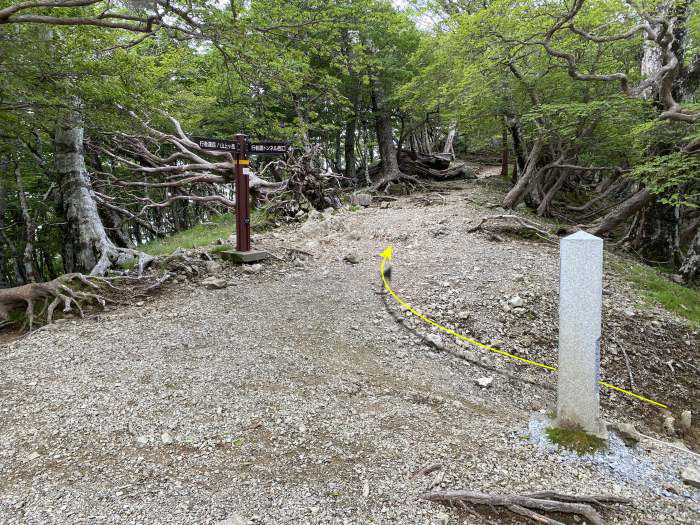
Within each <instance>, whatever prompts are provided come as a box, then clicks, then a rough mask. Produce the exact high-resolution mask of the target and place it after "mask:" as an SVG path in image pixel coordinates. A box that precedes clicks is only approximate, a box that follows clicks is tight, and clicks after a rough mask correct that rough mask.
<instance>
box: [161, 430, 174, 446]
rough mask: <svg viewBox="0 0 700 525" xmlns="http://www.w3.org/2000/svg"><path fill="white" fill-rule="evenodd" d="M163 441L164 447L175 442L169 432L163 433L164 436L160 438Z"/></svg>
mask: <svg viewBox="0 0 700 525" xmlns="http://www.w3.org/2000/svg"><path fill="white" fill-rule="evenodd" d="M160 439H161V441H163V444H164V445H170V444H171V443H172V442H173V438H172V436H171V435H170V434H168V433H167V432H163V434H162V435H161V436H160Z"/></svg>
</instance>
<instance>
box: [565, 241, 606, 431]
mask: <svg viewBox="0 0 700 525" xmlns="http://www.w3.org/2000/svg"><path fill="white" fill-rule="evenodd" d="M559 262H560V268H559V368H558V371H557V420H556V422H555V424H556V425H557V426H560V427H566V426H573V425H580V426H581V427H582V428H583V430H585V431H586V432H588V433H589V434H593V435H595V436H598V437H601V438H607V431H606V429H605V424H604V423H603V421H601V419H600V384H599V383H598V381H599V380H600V331H601V310H602V303H603V239H601V238H599V237H595V236H594V235H591V234H589V233H586V232H583V231H579V232H577V233H574V234H573V235H569V236H568V237H565V238H563V239H562V240H561V245H560V261H559Z"/></svg>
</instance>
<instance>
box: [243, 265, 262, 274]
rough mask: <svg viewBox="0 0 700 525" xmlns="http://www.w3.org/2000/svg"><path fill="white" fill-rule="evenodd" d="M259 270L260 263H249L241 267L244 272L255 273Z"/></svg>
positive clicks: (260, 268) (260, 267)
mask: <svg viewBox="0 0 700 525" xmlns="http://www.w3.org/2000/svg"><path fill="white" fill-rule="evenodd" d="M261 270H262V264H251V265H250V266H244V267H243V271H244V272H245V273H251V274H256V273H260V271H261Z"/></svg>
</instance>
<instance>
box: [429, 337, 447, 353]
mask: <svg viewBox="0 0 700 525" xmlns="http://www.w3.org/2000/svg"><path fill="white" fill-rule="evenodd" d="M425 340H426V341H428V343H430V344H431V345H432V346H433V347H435V348H436V349H437V350H444V349H445V343H443V342H442V338H441V337H440V336H439V335H437V334H428V335H427V336H425Z"/></svg>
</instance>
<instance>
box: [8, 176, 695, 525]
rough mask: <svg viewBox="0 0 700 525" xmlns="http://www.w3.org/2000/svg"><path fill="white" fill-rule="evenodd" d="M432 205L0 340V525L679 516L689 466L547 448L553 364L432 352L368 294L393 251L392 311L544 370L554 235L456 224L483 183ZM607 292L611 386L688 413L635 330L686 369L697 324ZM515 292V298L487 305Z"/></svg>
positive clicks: (610, 398) (691, 511)
mask: <svg viewBox="0 0 700 525" xmlns="http://www.w3.org/2000/svg"><path fill="white" fill-rule="evenodd" d="M445 189H447V187H446V188H445ZM442 194H443V195H444V196H445V197H446V203H445V204H444V205H443V204H442V199H441V198H436V197H435V194H434V193H433V194H432V195H430V194H426V195H422V196H421V195H419V196H414V197H406V198H402V199H401V200H400V201H399V202H397V203H394V204H393V205H392V206H391V207H390V208H389V209H380V208H378V207H372V208H368V209H365V210H362V211H359V212H354V213H353V212H348V211H346V212H342V213H340V214H337V215H334V216H333V217H331V218H328V219H327V220H325V221H322V222H318V223H315V222H309V223H307V225H305V226H304V227H303V228H299V227H288V228H283V229H281V230H278V231H276V232H272V233H268V234H265V235H264V236H263V237H262V238H259V239H258V240H257V243H258V245H259V246H265V247H267V248H269V249H270V250H271V251H272V252H273V253H276V254H277V255H281V254H283V253H286V252H285V251H284V249H285V248H288V247H292V246H293V247H298V248H301V249H303V250H306V251H309V252H310V253H313V254H314V255H315V256H314V257H307V258H303V257H302V256H299V257H300V258H297V259H296V260H294V261H288V260H286V261H284V262H280V261H277V260H274V259H273V260H271V261H270V262H268V263H266V264H265V265H264V267H263V269H262V271H261V272H260V273H257V274H255V273H254V274H249V273H247V272H244V271H242V270H241V269H239V268H233V269H227V270H225V271H224V273H223V277H224V278H226V279H227V280H229V281H230V286H229V287H227V288H225V289H222V290H207V289H205V288H204V287H202V286H201V285H199V284H198V283H197V282H185V283H181V284H178V285H171V287H170V288H169V289H168V290H167V292H166V293H164V294H163V295H162V296H161V297H158V298H152V299H151V300H149V301H147V302H146V304H145V305H144V306H143V307H140V308H139V307H136V306H134V307H130V308H121V309H117V310H112V311H108V312H106V313H105V314H103V315H100V316H98V317H95V318H93V319H86V320H83V321H65V322H63V323H60V324H57V325H54V326H52V327H49V328H48V329H43V330H40V331H38V332H36V333H34V334H32V335H31V336H29V337H26V338H24V339H22V340H19V341H15V342H13V343H10V344H6V345H4V346H3V347H0V418H1V419H0V523H41V524H48V523H71V524H73V523H148V524H159V523H163V524H176V523H177V524H179V523H198V524H199V523H220V522H221V523H225V524H227V525H241V524H247V523H254V524H258V523H260V524H285V523H289V524H338V525H340V524H358V525H359V524H362V525H369V524H405V525H409V524H410V525H414V524H426V525H428V524H431V525H432V524H435V525H438V524H450V525H451V524H466V523H469V524H480V523H483V524H486V523H494V522H508V523H524V522H522V521H519V520H518V519H515V518H512V517H510V516H509V515H508V514H502V515H495V514H494V513H493V512H492V511H491V510H490V509H475V510H476V511H478V512H479V515H474V514H469V513H464V512H463V511H458V510H455V509H449V508H447V507H442V506H440V505H436V504H433V503H428V502H426V501H423V500H421V499H419V498H418V495H419V494H420V493H421V492H422V491H424V490H426V489H427V488H428V486H429V485H431V484H433V483H434V484H435V485H436V486H438V487H445V488H468V489H472V490H478V491H482V492H494V493H513V492H522V493H525V492H532V491H537V490H558V491H561V492H565V493H576V494H587V493H601V492H605V493H610V494H614V495H622V496H627V497H629V498H631V499H632V500H633V504H632V505H631V506H627V507H619V508H617V509H611V510H604V511H603V514H604V515H605V517H606V519H607V520H608V522H609V523H613V524H615V523H619V524H622V523H697V522H698V520H700V495H699V492H698V489H693V488H691V487H689V486H687V485H683V483H682V482H681V481H680V478H679V475H678V473H679V471H680V470H681V469H682V468H685V467H687V466H689V465H693V464H695V465H696V466H697V464H698V460H697V458H696V457H693V456H692V455H691V454H685V453H681V452H678V451H676V450H674V449H671V448H668V447H665V446H662V445H658V444H655V443H654V442H652V441H647V440H644V441H642V443H641V444H640V446H638V447H637V448H635V449H626V448H625V447H624V445H622V444H621V442H619V440H617V439H616V438H615V441H614V447H613V449H612V451H611V452H610V454H609V455H607V456H605V457H603V456H601V457H600V458H598V459H596V460H591V458H577V457H576V456H574V455H571V454H569V453H562V452H559V451H557V450H556V449H555V448H554V447H552V446H551V445H549V444H548V443H546V440H543V439H542V436H541V435H536V434H537V432H540V431H541V426H538V424H533V413H537V414H539V416H538V417H540V418H541V417H542V414H544V413H546V412H547V411H548V410H551V409H552V408H553V406H554V401H555V398H554V392H553V390H552V388H553V387H554V385H555V383H554V380H555V379H554V376H553V375H549V374H548V373H547V372H546V371H542V370H538V369H535V368H532V367H528V366H527V365H520V364H519V363H517V362H516V361H514V360H510V359H507V358H504V357H499V356H498V355H496V354H493V353H489V352H486V351H480V350H478V349H476V348H468V347H464V346H461V345H459V344H458V343H457V342H455V341H452V340H449V337H448V336H447V335H445V337H442V336H441V337H442V345H444V347H445V348H444V349H443V351H435V349H434V348H431V347H430V346H429V345H428V344H426V342H425V339H424V337H425V336H427V335H429V334H430V333H432V330H430V329H429V327H427V326H422V325H421V324H420V323H418V322H416V321H415V319H410V317H409V316H406V315H405V314H404V313H402V312H401V310H400V308H398V307H397V306H396V304H394V302H392V301H393V300H391V299H390V298H387V297H386V295H384V294H382V293H381V292H380V290H381V287H380V276H379V265H380V262H381V259H380V257H379V254H380V253H381V252H382V250H384V249H385V248H386V247H387V246H388V245H389V244H393V251H394V260H393V265H394V271H393V287H394V289H395V290H396V292H397V294H399V295H400V296H401V297H403V298H405V300H406V301H407V302H408V303H409V304H411V305H412V306H414V307H415V308H417V309H418V310H419V311H421V312H422V313H425V314H426V315H429V316H430V317H432V318H435V319H436V320H438V322H444V323H447V324H448V326H449V327H450V328H454V329H455V330H457V331H459V332H460V333H464V334H465V335H468V336H471V337H474V338H476V339H477V340H480V341H482V342H484V343H486V344H491V345H496V346H501V347H503V348H504V350H507V351H509V352H513V353H519V354H518V355H521V354H522V355H523V356H528V358H530V359H536V360H542V361H544V362H547V363H548V364H549V363H556V321H555V319H556V318H555V317H554V316H555V314H556V301H557V297H556V292H557V289H556V282H557V247H556V245H551V246H550V245H546V244H544V243H541V242H535V241H524V240H517V239H507V240H506V241H504V242H493V241H491V240H489V237H488V236H487V235H485V234H466V233H465V229H466V228H467V227H468V226H467V225H468V223H469V221H474V220H475V219H478V218H479V217H481V216H483V215H485V214H488V213H490V212H489V210H485V209H484V208H483V206H482V205H483V204H484V203H487V202H488V199H490V198H493V199H495V198H496V197H495V196H494V195H495V192H492V188H490V187H489V184H488V183H487V182H485V181H483V180H482V181H480V182H477V183H470V182H461V183H457V184H453V185H451V186H450V191H443V192H442ZM467 198H468V199H469V200H466V199H467ZM427 200H430V201H432V202H435V203H436V204H434V205H431V206H424V204H425V203H426V202H427ZM437 203H440V204H437ZM346 255H351V256H355V257H356V258H357V264H351V263H349V262H347V261H345V260H344V258H345V256H346ZM350 258H351V259H352V257H350ZM606 290H607V292H606V312H609V314H606V315H607V317H606V334H607V335H606V337H605V339H606V341H604V347H603V348H604V351H603V375H604V380H608V379H610V380H611V382H613V383H614V384H620V386H621V387H623V388H625V387H626V385H625V383H624V382H625V381H626V379H625V376H626V374H627V372H626V367H625V365H624V361H621V359H622V355H621V354H620V352H619V351H618V352H617V353H615V352H613V350H614V349H616V348H617V349H618V350H621V349H625V348H626V349H627V353H629V354H631V355H630V359H631V361H632V365H633V370H634V373H635V374H636V377H635V379H636V382H637V386H638V388H640V389H642V390H643V393H647V394H649V395H650V396H653V395H656V396H661V397H664V395H666V397H664V399H667V400H670V399H673V400H674V402H675V405H674V407H673V408H674V412H675V411H676V410H678V411H680V410H683V409H692V410H693V414H694V415H697V414H698V410H697V408H698V407H697V397H698V396H697V393H698V389H697V387H698V383H697V377H696V374H694V373H692V372H688V371H686V372H684V369H683V368H680V369H678V368H677V369H676V372H675V374H674V375H673V376H670V375H669V376H668V377H667V376H660V374H661V372H656V373H655V372H654V368H653V367H654V366H656V365H654V363H653V360H651V359H650V358H649V356H648V355H647V354H646V352H648V351H649V350H650V348H649V346H650V345H649V338H648V337H649V335H650V332H649V331H650V330H653V331H656V336H655V337H656V338H657V339H656V340H659V341H666V342H667V343H668V345H669V348H670V349H669V350H668V352H679V355H685V356H687V355H688V354H689V350H688V348H690V355H692V353H693V352H695V355H696V356H697V348H698V339H697V337H698V334H697V331H695V332H693V331H692V330H691V329H690V328H688V327H687V326H685V325H684V324H683V323H682V322H680V321H679V320H677V319H674V318H673V317H672V316H670V315H669V314H666V313H664V312H661V311H659V310H647V309H642V308H640V307H639V306H638V304H637V302H636V299H635V297H634V295H633V294H632V292H631V291H630V290H629V289H628V288H627V287H626V285H624V283H621V282H619V281H618V280H616V278H615V277H614V276H612V277H610V278H608V279H607V282H606ZM514 295H518V296H520V297H522V298H523V300H524V303H525V306H524V307H523V308H522V309H521V310H520V311H507V309H506V308H505V307H504V305H503V302H505V300H507V298H508V297H512V296H514ZM629 309H633V312H632V315H629V314H630V312H629ZM614 312H617V313H619V315H617V314H615V315H613V313H614ZM397 319H400V320H401V321H400V322H397ZM650 320H655V322H656V323H657V325H654V326H652V325H650V322H651V321H650ZM640 330H641V332H640ZM644 330H646V331H647V332H646V336H645V335H644V334H645V332H644ZM610 334H612V335H610ZM436 335H437V333H436ZM618 354H620V355H618ZM669 355H671V354H669ZM668 359H669V357H668V356H665V357H664V360H668ZM671 359H673V355H671ZM678 360H680V358H678ZM696 363H697V360H696ZM676 366H677V364H676ZM681 366H682V365H681ZM662 368H663V367H662V366H661V365H660V368H659V370H661V369H662ZM688 370H690V369H688ZM646 373H648V375H645V374H646ZM669 374H670V372H669ZM484 377H492V378H493V382H492V383H491V385H490V387H488V388H482V387H480V386H479V385H478V384H477V383H476V379H479V378H484ZM652 378H656V379H654V380H653V381H652ZM647 379H648V381H647ZM664 388H665V389H666V390H664ZM603 395H604V397H603V405H604V406H603V409H604V415H605V417H606V418H607V419H608V420H624V421H631V422H634V423H635V424H636V425H637V426H638V428H641V429H642V430H644V431H645V432H647V433H654V432H656V431H657V430H659V428H660V427H659V421H660V419H661V415H660V412H659V411H657V410H656V409H653V408H650V407H648V406H642V405H641V403H638V402H636V401H634V400H631V399H627V398H624V397H623V396H621V395H617V394H614V393H611V392H605V393H604V394H603ZM652 398H653V397H652ZM676 400H678V401H676ZM534 421H539V420H537V419H535V420H534ZM538 429H539V430H538ZM655 435H656V434H655ZM657 437H661V436H659V435H657ZM662 438H663V439H665V440H669V439H670V438H668V437H665V436H664V437H662ZM620 447H622V448H620ZM431 464H440V465H441V468H440V469H439V470H438V471H435V472H432V473H431V474H429V475H420V476H413V474H414V473H415V472H416V471H418V470H419V469H421V467H424V466H426V465H431ZM479 516H480V517H479Z"/></svg>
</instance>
